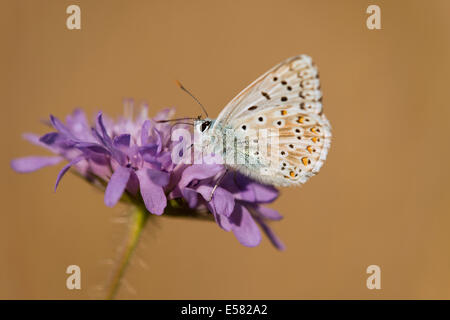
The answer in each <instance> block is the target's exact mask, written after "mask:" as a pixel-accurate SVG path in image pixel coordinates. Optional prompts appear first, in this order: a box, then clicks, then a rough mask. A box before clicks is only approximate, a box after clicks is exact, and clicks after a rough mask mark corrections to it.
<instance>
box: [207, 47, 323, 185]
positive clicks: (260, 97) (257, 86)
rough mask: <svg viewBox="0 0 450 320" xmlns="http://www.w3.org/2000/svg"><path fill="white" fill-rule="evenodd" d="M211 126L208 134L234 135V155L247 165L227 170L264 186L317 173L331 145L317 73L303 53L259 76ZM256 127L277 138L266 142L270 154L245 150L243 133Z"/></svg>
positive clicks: (292, 181) (294, 181)
mask: <svg viewBox="0 0 450 320" xmlns="http://www.w3.org/2000/svg"><path fill="white" fill-rule="evenodd" d="M216 122H217V124H218V125H217V126H216V127H215V128H213V130H214V129H216V130H219V128H231V129H232V130H233V131H234V132H235V136H236V137H237V139H238V143H237V148H236V149H237V150H236V152H237V153H241V154H243V157H245V158H247V159H249V162H250V164H240V165H234V166H233V165H231V166H232V167H234V168H235V169H237V170H239V171H242V172H243V173H245V174H247V175H249V176H251V177H253V178H255V179H258V180H260V181H262V182H265V183H268V184H273V185H279V186H288V185H296V184H301V183H304V182H306V180H307V179H308V178H309V177H310V176H312V175H314V174H315V173H317V172H318V171H319V169H320V167H321V166H322V164H323V162H324V160H325V158H326V156H327V153H328V149H329V146H330V140H331V128H330V124H329V122H328V120H327V119H326V117H325V115H324V114H323V110H322V92H321V90H320V80H319V74H318V71H317V68H316V66H315V65H314V64H313V62H312V60H311V58H310V57H308V56H305V55H300V56H296V57H293V58H290V59H287V60H286V61H284V62H282V63H281V64H279V65H277V66H275V67H274V68H272V69H271V70H269V71H268V72H266V73H265V74H264V75H263V76H261V77H260V78H258V79H257V80H256V81H255V82H253V83H252V84H251V85H249V86H248V87H247V88H246V89H244V90H243V91H242V92H241V93H240V94H239V95H237V96H236V97H235V98H234V99H233V100H232V101H231V102H230V103H229V104H228V105H227V107H226V108H225V109H224V110H223V111H222V113H221V114H220V115H219V117H218V119H217V121H216ZM261 129H263V130H264V131H266V132H270V133H269V136H270V135H274V134H275V135H277V139H276V140H270V139H268V140H267V141H269V143H272V145H269V146H268V149H267V154H268V155H269V156H267V154H266V153H261V152H258V151H254V150H253V151H249V150H248V149H245V147H244V146H245V142H244V138H243V137H245V136H246V132H252V131H257V132H258V131H260V130H261ZM257 139H258V138H257ZM259 139H260V138H259ZM270 141H272V142H270ZM273 141H276V142H273ZM257 144H259V145H261V140H260V141H258V142H257ZM252 164H253V165H252ZM261 169H265V173H263V174H262V171H261Z"/></svg>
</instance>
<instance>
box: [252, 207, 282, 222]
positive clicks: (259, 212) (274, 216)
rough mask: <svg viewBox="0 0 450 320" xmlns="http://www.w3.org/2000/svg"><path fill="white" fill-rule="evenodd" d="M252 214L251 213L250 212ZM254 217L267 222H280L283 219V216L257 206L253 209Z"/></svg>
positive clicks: (275, 211)
mask: <svg viewBox="0 0 450 320" xmlns="http://www.w3.org/2000/svg"><path fill="white" fill-rule="evenodd" d="M252 212H253V211H252ZM253 213H254V214H256V215H259V216H261V217H263V218H265V219H269V220H281V219H283V216H282V215H281V214H280V213H279V212H278V211H277V210H274V209H271V208H267V207H264V206H257V207H255V212H253Z"/></svg>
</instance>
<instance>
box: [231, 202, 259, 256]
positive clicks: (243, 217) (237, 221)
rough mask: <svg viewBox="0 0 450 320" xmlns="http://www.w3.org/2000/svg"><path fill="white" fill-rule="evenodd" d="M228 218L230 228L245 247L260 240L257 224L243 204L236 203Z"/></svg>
mask: <svg viewBox="0 0 450 320" xmlns="http://www.w3.org/2000/svg"><path fill="white" fill-rule="evenodd" d="M229 220H230V222H231V230H232V231H233V233H234V235H235V237H236V238H237V239H238V240H239V242H240V243H241V244H243V245H244V246H247V247H255V246H257V245H258V244H259V243H260V242H261V233H260V232H259V229H258V226H257V225H256V223H255V221H254V220H253V218H252V216H251V214H250V212H248V210H247V209H246V208H245V207H244V206H242V205H239V204H237V205H236V206H235V207H234V211H233V213H232V215H231V217H230V219H229Z"/></svg>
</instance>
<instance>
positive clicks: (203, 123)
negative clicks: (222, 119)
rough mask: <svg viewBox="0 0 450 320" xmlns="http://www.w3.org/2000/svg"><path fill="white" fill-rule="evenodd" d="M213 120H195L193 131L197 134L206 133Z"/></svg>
mask: <svg viewBox="0 0 450 320" xmlns="http://www.w3.org/2000/svg"><path fill="white" fill-rule="evenodd" d="M213 123H214V120H212V119H208V118H206V119H200V118H199V119H197V120H195V121H194V127H195V130H197V131H198V132H199V133H206V132H207V131H208V130H209V129H210V128H211V127H212V125H213Z"/></svg>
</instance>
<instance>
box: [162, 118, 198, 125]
mask: <svg viewBox="0 0 450 320" xmlns="http://www.w3.org/2000/svg"><path fill="white" fill-rule="evenodd" d="M180 120H197V118H177V119H166V120H158V121H156V122H157V123H166V122H172V121H180ZM186 124H192V123H186Z"/></svg>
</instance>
